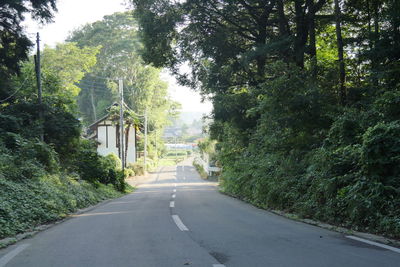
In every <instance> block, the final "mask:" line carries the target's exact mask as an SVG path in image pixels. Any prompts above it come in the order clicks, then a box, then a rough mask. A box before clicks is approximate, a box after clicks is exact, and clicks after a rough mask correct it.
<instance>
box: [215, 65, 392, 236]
mask: <svg viewBox="0 0 400 267" xmlns="http://www.w3.org/2000/svg"><path fill="white" fill-rule="evenodd" d="M276 71H279V66H278V67H277V68H276ZM285 72H286V74H284V72H282V74H281V75H279V76H278V78H276V79H274V80H273V82H269V83H266V84H264V87H263V90H264V91H263V92H264V97H263V98H262V100H261V101H259V104H258V106H257V108H254V109H252V110H251V113H249V115H250V116H255V117H257V114H258V124H257V126H256V127H255V128H254V131H252V132H251V133H250V134H249V133H248V132H247V133H243V132H238V131H237V129H235V128H233V127H232V126H231V124H228V123H225V124H224V125H223V127H224V128H223V131H220V132H222V133H223V134H222V135H219V136H217V138H218V139H219V140H220V142H219V144H218V147H220V149H219V151H218V159H219V161H220V162H221V164H222V166H223V172H222V177H221V184H222V188H223V190H224V191H226V192H228V193H230V194H233V195H235V196H237V197H240V198H242V199H245V200H247V201H250V202H252V203H254V204H256V205H259V206H262V207H266V208H273V209H282V210H287V211H290V212H296V213H298V214H299V215H301V216H303V217H307V218H315V219H318V220H322V221H325V222H329V223H333V224H336V225H343V226H347V227H351V228H353V229H358V230H366V231H370V232H375V233H384V234H386V235H387V236H391V237H395V238H400V209H399V207H400V167H399V166H400V120H399V119H400V117H399V114H398V112H397V110H398V105H397V104H398V97H397V95H398V92H397V91H396V90H393V91H389V92H385V93H382V94H379V93H378V95H377V97H376V100H375V101H374V102H372V103H368V104H365V103H364V104H363V105H353V106H352V107H351V106H349V107H344V108H341V109H336V110H335V109H329V105H325V106H324V104H323V103H324V102H323V101H326V100H324V99H325V97H326V94H327V93H326V92H324V91H323V90H322V89H319V88H316V87H315V84H314V83H312V82H309V81H307V79H306V78H304V77H305V76H303V75H302V73H301V72H297V71H294V72H288V71H287V70H286V71H285ZM285 75H286V77H285ZM301 77H303V78H301ZM395 107H397V109H396V108H395ZM322 108H323V109H322Z"/></svg>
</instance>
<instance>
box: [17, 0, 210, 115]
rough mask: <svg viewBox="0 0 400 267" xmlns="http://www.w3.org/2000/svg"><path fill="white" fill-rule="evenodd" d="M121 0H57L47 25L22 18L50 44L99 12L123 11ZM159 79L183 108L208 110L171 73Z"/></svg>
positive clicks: (97, 17)
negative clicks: (50, 20)
mask: <svg viewBox="0 0 400 267" xmlns="http://www.w3.org/2000/svg"><path fill="white" fill-rule="evenodd" d="M124 2H125V1H123V0H58V1H57V8H58V13H56V14H55V18H54V22H53V23H51V24H47V25H44V26H43V25H38V23H37V22H35V21H32V20H31V19H29V18H28V17H27V20H26V22H25V25H26V31H27V33H28V36H30V38H31V39H32V41H34V39H35V36H36V32H39V33H40V39H41V46H42V47H43V45H45V44H46V45H50V46H54V45H55V44H56V43H60V42H63V41H64V40H65V39H66V38H67V37H68V34H69V33H70V32H71V31H73V30H74V29H76V28H79V27H80V26H81V25H84V24H86V23H91V22H94V21H97V20H101V19H102V18H103V16H105V15H110V14H112V13H114V12H117V11H125V10H126V9H127V8H126V6H125V5H124V4H123V3H124ZM163 79H164V80H167V81H168V82H169V91H170V94H171V97H172V98H173V99H174V100H176V101H178V102H180V103H181V104H182V111H183V112H204V113H209V112H210V111H211V109H212V107H211V106H212V105H211V103H209V102H207V103H201V101H200V100H201V97H200V95H199V94H198V93H197V92H194V91H193V90H191V89H189V88H186V87H182V86H179V85H177V84H176V81H175V79H174V77H171V76H170V75H163Z"/></svg>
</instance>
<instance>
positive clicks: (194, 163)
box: [193, 161, 208, 179]
mask: <svg viewBox="0 0 400 267" xmlns="http://www.w3.org/2000/svg"><path fill="white" fill-rule="evenodd" d="M193 166H194V167H195V168H196V170H197V172H198V173H199V174H200V176H201V178H203V179H207V178H208V174H207V173H206V171H205V170H204V168H203V166H201V165H200V164H197V163H196V162H195V161H193Z"/></svg>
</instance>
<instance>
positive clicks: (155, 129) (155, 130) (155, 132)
mask: <svg viewBox="0 0 400 267" xmlns="http://www.w3.org/2000/svg"><path fill="white" fill-rule="evenodd" d="M154 134H155V139H154V141H155V147H156V158H157V166H158V150H157V127H154Z"/></svg>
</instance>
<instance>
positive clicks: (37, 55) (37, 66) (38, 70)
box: [34, 33, 44, 142]
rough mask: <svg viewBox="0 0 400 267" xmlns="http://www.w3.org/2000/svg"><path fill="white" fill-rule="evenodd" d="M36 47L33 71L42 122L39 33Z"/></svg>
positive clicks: (42, 136)
mask: <svg viewBox="0 0 400 267" xmlns="http://www.w3.org/2000/svg"><path fill="white" fill-rule="evenodd" d="M36 46H37V54H36V56H34V60H35V70H36V83H37V89H38V102H39V108H40V110H39V120H40V121H41V122H42V120H43V112H42V74H41V65H40V36H39V33H37V34H36ZM40 140H41V141H42V142H43V141H44V135H43V125H42V129H41V132H40Z"/></svg>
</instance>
